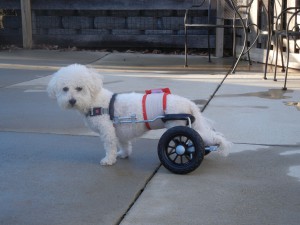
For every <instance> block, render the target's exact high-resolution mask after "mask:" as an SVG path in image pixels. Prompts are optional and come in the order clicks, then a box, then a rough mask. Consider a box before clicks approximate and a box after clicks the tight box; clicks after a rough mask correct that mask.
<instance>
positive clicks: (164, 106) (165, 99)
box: [163, 93, 169, 113]
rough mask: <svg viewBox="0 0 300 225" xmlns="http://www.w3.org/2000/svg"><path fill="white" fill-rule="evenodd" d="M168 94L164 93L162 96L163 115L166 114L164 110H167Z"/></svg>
mask: <svg viewBox="0 0 300 225" xmlns="http://www.w3.org/2000/svg"><path fill="white" fill-rule="evenodd" d="M168 94H169V93H164V96H163V110H164V113H165V112H166V109H167V95H168Z"/></svg>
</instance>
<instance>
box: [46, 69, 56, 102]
mask: <svg viewBox="0 0 300 225" xmlns="http://www.w3.org/2000/svg"><path fill="white" fill-rule="evenodd" d="M56 77H57V76H56V73H55V74H53V75H52V78H51V80H50V82H49V83H48V87H47V92H48V95H49V97H50V98H53V99H56V91H57V87H56V80H57V78H56Z"/></svg>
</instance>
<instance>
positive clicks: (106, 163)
mask: <svg viewBox="0 0 300 225" xmlns="http://www.w3.org/2000/svg"><path fill="white" fill-rule="evenodd" d="M116 161H117V159H111V158H109V157H104V158H103V159H102V160H101V161H100V164H101V165H102V166H111V165H113V164H115V163H116Z"/></svg>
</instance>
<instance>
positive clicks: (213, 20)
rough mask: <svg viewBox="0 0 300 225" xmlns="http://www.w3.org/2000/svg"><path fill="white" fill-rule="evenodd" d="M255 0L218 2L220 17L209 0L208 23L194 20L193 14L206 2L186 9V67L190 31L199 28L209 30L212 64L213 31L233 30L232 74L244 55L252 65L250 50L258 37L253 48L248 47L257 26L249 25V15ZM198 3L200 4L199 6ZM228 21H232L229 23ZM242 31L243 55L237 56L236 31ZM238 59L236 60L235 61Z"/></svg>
mask: <svg viewBox="0 0 300 225" xmlns="http://www.w3.org/2000/svg"><path fill="white" fill-rule="evenodd" d="M253 1H254V0H216V2H218V7H219V10H217V12H218V15H214V14H215V13H213V10H212V2H211V0H208V16H207V21H201V22H197V20H195V18H193V13H192V12H194V11H195V10H199V9H200V8H201V6H202V5H203V4H204V0H200V1H194V2H195V3H196V4H194V5H193V6H192V7H191V8H189V9H186V12H185V17H184V28H185V66H186V67H187V66H188V60H187V55H188V35H189V32H188V29H189V28H191V27H197V28H200V29H206V30H207V46H208V60H209V62H211V43H210V41H211V40H210V36H211V30H212V29H217V28H225V29H232V33H233V41H232V42H233V43H232V44H233V45H232V46H233V47H232V49H233V53H232V54H233V58H234V62H233V65H232V69H231V71H230V72H231V73H234V72H235V69H236V67H237V65H238V63H239V61H240V59H241V57H242V56H243V55H244V54H248V60H249V63H250V64H251V60H250V54H249V50H250V49H251V47H252V46H253V44H254V43H255V42H256V40H257V38H258V35H257V36H256V39H255V41H254V42H253V43H252V45H251V46H247V40H248V30H249V29H250V26H256V25H255V24H250V23H249V15H250V9H251V5H252V3H253ZM197 2H198V4H197ZM226 21H230V22H229V23H228V22H226ZM237 29H242V31H243V34H244V39H243V46H242V50H241V53H240V54H239V55H238V56H237V54H236V30H237ZM235 59H236V60H235Z"/></svg>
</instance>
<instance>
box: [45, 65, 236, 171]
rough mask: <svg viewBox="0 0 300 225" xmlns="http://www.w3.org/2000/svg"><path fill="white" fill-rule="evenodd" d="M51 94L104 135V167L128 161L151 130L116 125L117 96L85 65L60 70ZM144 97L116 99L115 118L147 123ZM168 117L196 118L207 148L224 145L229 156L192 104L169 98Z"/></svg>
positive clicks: (130, 95) (140, 125)
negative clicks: (138, 139)
mask: <svg viewBox="0 0 300 225" xmlns="http://www.w3.org/2000/svg"><path fill="white" fill-rule="evenodd" d="M47 91H48V94H49V96H50V97H51V98H54V99H56V100H57V102H58V104H59V106H60V107H61V108H67V109H76V110H78V111H79V112H80V114H81V115H82V117H83V119H84V121H85V123H86V124H87V125H88V126H89V127H90V128H91V129H92V130H93V131H95V132H97V133H98V134H99V135H100V138H101V140H102V141H103V143H104V149H105V152H106V156H105V157H104V158H103V159H102V160H101V162H100V163H101V165H112V164H114V163H115V162H116V160H117V157H120V158H126V157H128V156H129V155H130V154H131V152H132V146H131V140H132V139H134V138H136V137H139V136H141V135H143V134H144V133H145V132H147V131H148V130H149V129H148V128H147V126H146V124H145V123H129V124H114V123H113V121H112V118H111V115H110V114H109V110H108V109H109V108H110V107H111V106H110V103H111V100H112V97H113V93H112V92H111V91H109V90H107V89H105V88H103V82H102V76H101V75H100V74H99V73H98V72H97V71H95V70H94V69H91V68H87V67H86V66H84V65H79V64H73V65H70V66H67V67H63V68H61V69H59V70H58V71H57V72H56V73H55V74H54V75H53V77H52V78H51V80H50V82H49V84H48V88H47ZM143 96H144V94H140V93H123V94H118V95H117V96H115V95H114V97H113V98H114V103H113V111H114V113H113V114H114V115H115V116H130V115H135V116H136V119H137V120H143V119H144V118H145V117H144V115H143V107H142V101H143ZM165 113H167V114H179V113H186V114H191V115H193V116H194V117H195V122H194V123H193V124H192V128H193V129H194V130H196V131H197V132H198V133H199V134H200V135H201V137H202V139H203V141H204V143H205V145H220V148H219V149H220V150H223V152H226V149H227V148H228V146H229V144H230V142H228V141H227V140H226V139H225V138H224V137H223V135H222V134H221V133H219V132H216V131H214V129H212V127H211V125H210V122H209V121H208V120H207V119H205V118H204V117H203V116H202V115H201V113H200V111H199V108H198V107H197V106H196V104H194V103H193V102H192V101H190V100H188V99H186V98H183V97H180V96H177V95H173V94H168V95H167V101H166V109H165ZM184 123H185V121H179V120H176V121H167V122H165V123H164V126H165V127H166V128H171V127H174V126H178V125H185V124H184ZM224 154H226V153H224Z"/></svg>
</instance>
